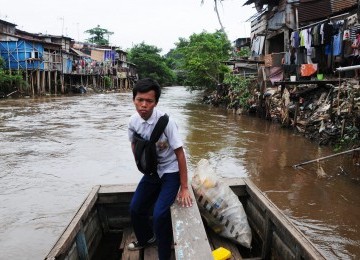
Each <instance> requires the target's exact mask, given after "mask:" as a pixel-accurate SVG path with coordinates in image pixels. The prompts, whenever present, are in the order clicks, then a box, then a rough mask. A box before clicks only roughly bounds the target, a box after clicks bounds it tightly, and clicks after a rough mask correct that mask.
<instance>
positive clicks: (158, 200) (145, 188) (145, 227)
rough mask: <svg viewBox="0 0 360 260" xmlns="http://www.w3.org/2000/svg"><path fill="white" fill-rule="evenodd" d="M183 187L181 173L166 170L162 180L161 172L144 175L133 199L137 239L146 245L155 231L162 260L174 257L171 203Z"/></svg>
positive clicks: (131, 206)
mask: <svg viewBox="0 0 360 260" xmlns="http://www.w3.org/2000/svg"><path fill="white" fill-rule="evenodd" d="M179 187H180V175H179V173H178V172H176V173H166V174H164V175H163V176H162V178H161V179H160V178H159V177H158V175H155V176H149V175H144V176H143V177H142V179H141V180H140V183H139V185H138V186H137V188H136V191H135V194H134V196H133V198H132V200H131V204H130V214H131V222H132V225H133V228H134V232H135V235H136V238H137V239H138V241H139V243H140V245H144V244H146V241H148V240H149V239H150V238H152V237H153V235H154V233H155V236H156V240H157V244H158V254H159V259H160V260H168V259H170V256H171V244H172V237H173V234H172V225H171V213H170V206H171V205H172V204H173V203H174V201H175V199H176V196H177V193H178V191H179ZM153 206H154V208H153ZM152 209H154V210H153V212H151V210H152ZM151 215H152V216H153V219H152V220H153V225H151V221H150V216H151Z"/></svg>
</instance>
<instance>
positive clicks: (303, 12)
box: [298, 0, 343, 23]
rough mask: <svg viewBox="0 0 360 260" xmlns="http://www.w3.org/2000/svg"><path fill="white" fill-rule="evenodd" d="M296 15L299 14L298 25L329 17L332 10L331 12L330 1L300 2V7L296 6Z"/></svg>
mask: <svg viewBox="0 0 360 260" xmlns="http://www.w3.org/2000/svg"><path fill="white" fill-rule="evenodd" d="M334 1H335V0H334ZM337 1H339V0H337ZM341 1H343V0H341ZM298 13H299V22H300V23H301V22H307V21H314V20H319V19H323V18H326V17H328V16H331V14H332V10H331V4H330V0H317V1H304V0H302V1H300V5H299V6H298Z"/></svg>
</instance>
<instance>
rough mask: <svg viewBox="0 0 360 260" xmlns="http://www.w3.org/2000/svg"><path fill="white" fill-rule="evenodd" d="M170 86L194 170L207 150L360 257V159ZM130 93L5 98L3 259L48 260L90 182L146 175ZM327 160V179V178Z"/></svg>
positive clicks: (0, 146)
mask: <svg viewBox="0 0 360 260" xmlns="http://www.w3.org/2000/svg"><path fill="white" fill-rule="evenodd" d="M200 99H201V94H200V93H196V92H193V93H190V92H187V91H185V89H184V88H183V87H171V88H165V89H164V93H163V95H162V97H161V98H160V102H159V104H158V108H159V109H161V110H163V111H166V112H167V113H168V114H169V115H170V116H171V117H173V118H174V119H175V120H176V121H177V124H178V127H179V129H180V133H181V135H182V136H183V139H184V142H185V148H186V151H187V157H188V164H189V170H190V173H189V174H190V176H191V174H192V172H193V170H194V168H195V167H196V164H197V162H198V161H199V160H200V159H202V158H206V159H208V160H209V161H210V163H211V164H212V165H213V167H214V168H215V169H216V171H217V173H218V174H219V175H220V176H223V177H249V178H250V179H252V180H253V182H254V183H255V184H256V185H258V187H259V188H260V189H261V190H262V191H263V192H264V193H265V195H266V196H268V197H269V198H270V199H271V200H272V201H273V202H274V203H275V204H276V205H277V206H278V207H279V208H280V209H281V210H282V211H283V212H284V213H285V214H286V215H287V216H288V217H289V218H290V219H291V220H292V221H293V222H294V223H295V225H296V226H297V227H298V228H299V229H300V230H302V231H303V232H304V233H305V234H306V235H307V236H308V237H309V238H310V240H311V241H312V242H313V243H314V244H315V245H316V246H317V247H318V248H319V249H320V250H321V251H322V253H323V254H324V255H325V256H326V257H327V258H329V259H356V258H358V257H360V237H359V235H358V231H359V227H360V200H359V199H358V194H359V190H360V175H359V174H360V172H359V167H358V166H355V165H354V164H353V163H352V157H351V155H344V156H339V157H333V158H331V159H329V160H325V161H321V162H320V163H319V164H318V163H312V164H309V165H306V166H303V167H302V168H299V169H294V168H293V167H292V165H294V164H298V163H300V162H304V161H307V160H312V159H315V158H320V157H323V156H327V155H330V154H333V153H334V152H333V151H332V150H331V149H330V148H328V147H318V146H317V145H316V144H313V143H311V142H310V141H309V140H306V139H305V138H303V137H301V136H298V135H296V134H294V133H293V132H292V131H289V130H287V129H283V128H281V127H280V126H279V125H277V124H271V123H270V122H267V121H265V120H261V119H258V118H256V117H249V116H240V115H234V114H233V113H232V112H230V111H226V110H224V109H221V108H214V107H209V106H207V105H203V104H200V102H199V101H200ZM133 112H134V107H133V104H132V95H131V93H107V94H87V95H78V96H66V97H60V96H59V97H42V98H34V99H32V98H29V99H8V100H0V201H1V203H0V259H1V260H2V259H4V260H5V259H13V260H14V259H15V260H16V259H31V260H33V259H43V258H44V257H45V256H46V254H47V252H48V251H49V249H50V248H51V246H52V245H53V244H54V243H55V241H56V239H57V238H58V237H59V235H60V234H61V232H62V231H63V229H64V228H65V226H66V224H67V223H68V222H69V221H70V219H71V218H72V216H73V215H74V213H75V211H76V209H77V208H78V207H79V205H80V203H81V202H82V201H83V200H84V199H85V197H86V195H87V194H88V192H89V191H90V189H91V188H92V187H93V186H94V185H97V184H117V183H132V182H137V181H138V180H139V179H140V178H141V174H140V173H138V171H137V170H136V166H135V163H134V161H133V157H132V155H131V150H130V144H129V141H128V138H127V122H128V118H129V116H130V115H131V114H132V113H133ZM319 167H322V169H323V170H324V172H325V173H326V176H325V177H321V178H320V177H318V176H317V170H318V169H319Z"/></svg>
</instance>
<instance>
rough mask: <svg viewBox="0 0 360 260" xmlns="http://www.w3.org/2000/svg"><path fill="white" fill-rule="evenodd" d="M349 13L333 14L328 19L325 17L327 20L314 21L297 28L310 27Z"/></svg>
mask: <svg viewBox="0 0 360 260" xmlns="http://www.w3.org/2000/svg"><path fill="white" fill-rule="evenodd" d="M348 14H349V13H345V14H339V15H336V16H333V17H330V18H327V19H325V20H321V21H319V22H315V23H312V24H308V25H305V26H302V27H299V28H297V30H301V29H304V28H308V27H311V26H314V25H316V24H319V23H323V22H326V21H329V20H332V19H335V18H339V17H343V16H346V15H348Z"/></svg>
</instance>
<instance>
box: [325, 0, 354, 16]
mask: <svg viewBox="0 0 360 260" xmlns="http://www.w3.org/2000/svg"><path fill="white" fill-rule="evenodd" d="M330 3H331V10H332V11H333V13H338V12H340V11H343V10H346V9H349V8H351V7H354V6H356V5H357V0H330Z"/></svg>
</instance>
